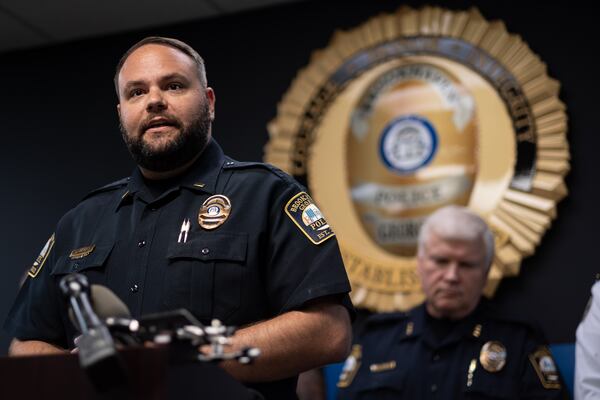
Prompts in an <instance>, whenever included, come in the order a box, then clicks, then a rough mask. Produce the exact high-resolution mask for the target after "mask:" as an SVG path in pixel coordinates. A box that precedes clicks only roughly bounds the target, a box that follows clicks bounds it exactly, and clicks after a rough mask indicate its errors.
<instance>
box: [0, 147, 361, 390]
mask: <svg viewBox="0 0 600 400" xmlns="http://www.w3.org/2000/svg"><path fill="white" fill-rule="evenodd" d="M303 190H304V189H303V188H302V187H301V186H300V185H299V184H298V183H296V182H295V181H294V180H293V179H291V178H290V177H289V176H288V175H286V174H284V173H282V172H281V171H279V170H277V169H276V168H274V167H272V166H268V165H265V164H261V163H241V162H237V161H233V160H231V159H230V158H228V157H226V156H225V155H224V154H223V152H222V150H221V149H220V147H219V146H218V145H217V144H216V142H215V141H214V140H212V141H211V142H210V143H209V145H208V146H207V148H206V149H205V150H204V152H203V154H202V155H201V157H200V158H199V160H198V161H197V162H195V164H194V165H193V166H192V167H191V168H190V169H189V170H188V171H187V172H186V173H185V174H184V175H183V176H182V177H181V178H180V179H177V181H176V182H173V187H171V188H169V189H167V190H166V191H164V192H163V193H162V194H160V195H158V197H156V193H154V194H153V190H151V189H150V188H148V187H147V185H146V184H145V181H144V179H143V177H142V176H141V174H140V172H139V170H138V169H137V168H136V170H135V172H134V173H133V175H132V176H131V177H130V178H127V179H124V180H121V181H118V182H115V183H113V184H110V185H108V186H105V187H103V188H101V189H98V190H96V191H94V192H92V193H90V194H89V195H88V196H87V197H86V198H85V199H84V200H83V201H82V202H81V203H80V204H79V205H77V206H76V207H75V208H74V209H72V210H71V211H69V212H68V213H67V214H66V215H65V216H64V217H63V218H62V219H61V220H60V222H59V223H58V226H57V228H56V232H55V235H54V236H53V238H52V239H51V240H50V241H49V243H48V245H47V246H46V248H45V249H44V250H43V251H42V254H40V257H38V259H37V260H36V264H34V266H33V267H32V269H31V270H30V277H29V278H28V279H27V280H26V281H25V283H24V285H23V287H22V288H21V290H20V292H19V294H18V297H17V300H16V302H15V304H14V305H13V307H12V309H11V311H10V313H9V315H8V318H7V320H6V322H5V328H6V329H7V330H8V331H9V332H10V333H11V334H12V335H13V336H15V337H16V338H18V339H20V340H30V339H37V340H43V341H46V342H50V343H54V344H56V345H59V346H61V347H63V348H71V347H73V338H74V336H75V335H76V332H75V330H74V328H73V326H72V324H71V322H70V321H69V320H68V315H67V312H66V310H67V308H66V302H65V299H64V298H63V296H62V295H61V293H60V292H59V288H58V285H57V283H58V281H59V280H60V279H61V278H62V277H63V276H65V275H66V274H69V273H71V272H80V273H83V274H85V275H86V276H87V277H88V279H89V281H90V283H95V284H102V285H105V286H107V287H109V288H110V289H111V290H113V291H114V292H115V293H116V294H117V296H118V297H119V298H121V299H122V300H123V301H124V302H125V304H126V305H127V306H128V307H129V309H130V311H131V313H132V315H133V316H134V317H137V316H141V315H144V314H148V313H153V312H159V311H166V310H172V309H176V308H186V309H188V310H190V311H191V312H192V313H193V314H194V315H195V316H196V317H197V318H198V319H199V320H200V321H202V322H204V323H209V322H210V320H211V319H212V318H218V319H220V320H221V321H222V322H223V323H224V324H227V325H235V326H243V325H245V324H249V323H252V322H256V321H261V320H265V319H268V318H272V317H274V316H276V315H279V314H282V313H285V312H287V311H290V310H294V309H298V308H300V307H302V306H303V305H304V304H305V303H307V302H308V301H310V300H313V299H317V298H320V297H323V296H330V295H337V296H338V299H339V302H340V303H341V304H343V305H344V306H346V307H347V308H348V309H349V311H351V312H352V306H351V303H350V301H349V299H348V296H347V293H348V292H349V291H350V285H349V282H348V279H347V276H346V273H345V270H344V266H343V264H342V260H341V256H340V253H339V249H338V245H337V241H336V239H335V237H333V234H332V233H330V234H328V235H329V236H331V237H329V236H327V235H326V237H325V240H324V241H322V242H319V244H314V243H313V241H311V240H310V239H309V236H310V235H309V234H308V233H309V232H307V231H306V229H309V228H308V227H307V226H303V225H302V223H299V222H302V221H298V220H294V218H292V217H291V216H290V215H288V214H287V213H286V207H288V202H290V200H292V199H293V198H295V196H297V195H298V194H299V193H301V192H302V191H303ZM215 194H222V195H225V196H227V198H228V199H229V200H230V203H231V212H230V214H229V216H228V218H227V219H226V220H225V222H224V223H223V224H222V225H221V226H219V227H217V228H215V229H212V230H207V229H203V228H202V227H201V226H200V224H199V222H198V214H199V211H200V208H201V206H202V204H203V202H204V201H205V200H206V199H207V198H209V197H210V196H212V195H215ZM296 198H297V197H296ZM317 211H318V210H317ZM311 216H314V213H313V214H311ZM186 221H189V230H188V232H187V233H185V232H183V231H185V230H186V229H185V227H186ZM321 232H327V230H324V231H321ZM321 235H323V234H321ZM256 386H260V388H259V389H260V390H261V391H262V392H263V393H265V394H266V395H267V398H294V397H295V394H294V393H295V379H288V380H285V381H283V382H282V381H280V382H274V383H271V384H263V385H256ZM274 393H276V394H274Z"/></svg>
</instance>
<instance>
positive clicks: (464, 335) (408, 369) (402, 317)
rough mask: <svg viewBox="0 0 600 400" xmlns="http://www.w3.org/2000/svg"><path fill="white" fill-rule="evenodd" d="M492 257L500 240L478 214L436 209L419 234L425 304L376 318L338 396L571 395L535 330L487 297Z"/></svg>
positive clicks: (359, 339) (358, 346)
mask: <svg viewBox="0 0 600 400" xmlns="http://www.w3.org/2000/svg"><path fill="white" fill-rule="evenodd" d="M493 256H494V237H493V235H492V233H491V231H490V230H489V228H488V227H487V225H486V224H485V222H484V221H483V220H482V219H481V218H480V217H479V216H477V215H475V214H474V213H472V212H471V211H469V210H468V209H466V208H463V207H458V206H448V207H444V208H442V209H440V210H438V211H436V212H435V213H433V214H432V215H431V216H430V217H429V218H428V219H427V220H426V221H425V222H424V224H423V226H422V228H421V231H420V233H419V248H418V258H417V269H418V273H419V276H420V278H421V282H422V286H423V291H424V293H425V297H426V300H425V302H424V303H423V304H422V305H421V306H418V307H416V308H415V309H413V310H411V311H410V312H408V313H389V314H378V315H373V316H371V317H369V319H368V320H367V321H366V323H365V325H364V328H363V330H362V332H361V333H360V334H359V335H358V337H357V338H356V344H355V345H354V346H353V348H352V353H351V356H350V357H349V358H348V359H347V360H346V364H345V365H344V370H343V372H342V374H341V377H340V381H339V383H338V387H340V388H341V391H340V395H339V398H340V399H377V400H383V399H430V398H431V399H433V398H439V399H522V398H526V399H533V398H535V399H542V398H543V399H553V398H563V396H564V395H565V394H564V391H563V390H562V386H561V379H560V376H559V373H558V371H557V369H556V365H555V364H554V361H553V359H552V355H551V354H550V352H549V351H548V349H547V348H546V347H545V346H543V345H542V343H543V342H542V341H541V339H540V338H539V336H538V335H537V334H536V332H535V331H534V330H533V329H531V328H530V326H529V325H528V324H527V323H525V322H520V321H515V320H513V319H509V318H505V317H503V316H501V315H499V314H497V313H494V312H493V311H492V310H491V309H490V307H489V305H488V304H486V302H485V301H484V300H482V299H481V295H482V291H483V288H484V285H485V283H486V280H487V275H488V271H489V268H490V265H491V262H492V259H493Z"/></svg>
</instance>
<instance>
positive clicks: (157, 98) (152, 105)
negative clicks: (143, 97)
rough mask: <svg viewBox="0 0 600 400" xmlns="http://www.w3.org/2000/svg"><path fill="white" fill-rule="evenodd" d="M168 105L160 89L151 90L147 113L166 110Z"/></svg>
mask: <svg viewBox="0 0 600 400" xmlns="http://www.w3.org/2000/svg"><path fill="white" fill-rule="evenodd" d="M166 108H167V103H166V101H165V98H164V96H163V93H162V91H161V90H160V89H151V90H150V92H149V93H148V103H147V104H146V111H148V112H150V113H157V112H161V111H163V110H165V109H166Z"/></svg>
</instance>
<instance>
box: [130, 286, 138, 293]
mask: <svg viewBox="0 0 600 400" xmlns="http://www.w3.org/2000/svg"><path fill="white" fill-rule="evenodd" d="M129 290H131V293H137V291H138V290H139V287H138V285H132V286H131V288H129Z"/></svg>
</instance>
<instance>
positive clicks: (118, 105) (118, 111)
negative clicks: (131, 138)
mask: <svg viewBox="0 0 600 400" xmlns="http://www.w3.org/2000/svg"><path fill="white" fill-rule="evenodd" d="M117 114H118V115H119V119H121V103H117Z"/></svg>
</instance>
